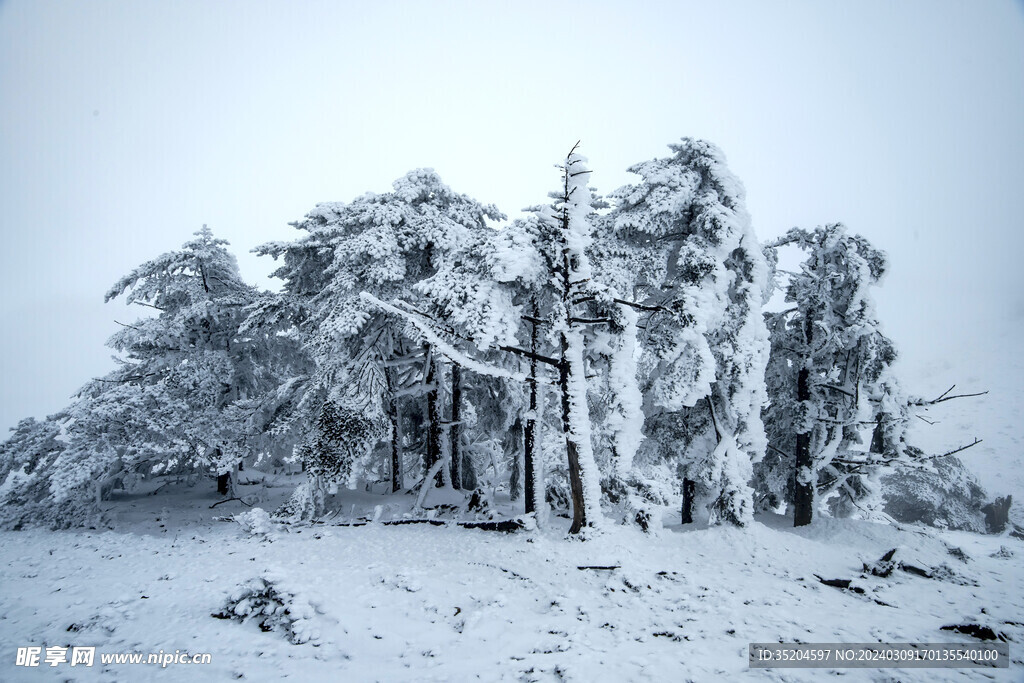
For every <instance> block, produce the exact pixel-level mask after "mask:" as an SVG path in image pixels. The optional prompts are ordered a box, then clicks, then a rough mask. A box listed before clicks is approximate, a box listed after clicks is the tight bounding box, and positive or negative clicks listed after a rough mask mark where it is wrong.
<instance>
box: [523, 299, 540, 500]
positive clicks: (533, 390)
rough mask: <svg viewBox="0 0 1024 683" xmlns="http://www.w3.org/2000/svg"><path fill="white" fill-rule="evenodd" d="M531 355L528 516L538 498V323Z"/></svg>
mask: <svg viewBox="0 0 1024 683" xmlns="http://www.w3.org/2000/svg"><path fill="white" fill-rule="evenodd" d="M537 313H538V312H537V302H536V301H534V302H533V309H532V311H531V315H532V316H533V318H534V320H536V319H537ZM530 353H531V354H534V356H533V357H532V358H530V412H529V413H528V415H529V417H528V418H527V420H526V428H525V430H524V433H523V470H524V471H523V495H524V496H526V505H525V511H526V514H530V513H531V512H536V510H537V498H536V486H537V482H535V481H534V478H533V475H534V469H533V460H534V457H536V456H535V452H536V449H537V357H536V353H537V323H536V322H534V323H533V329H531V330H530Z"/></svg>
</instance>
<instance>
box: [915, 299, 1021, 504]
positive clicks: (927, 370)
mask: <svg viewBox="0 0 1024 683" xmlns="http://www.w3.org/2000/svg"><path fill="white" fill-rule="evenodd" d="M997 329H998V330H999V331H998V332H996V333H995V334H993V335H992V336H988V337H986V336H980V335H971V334H969V333H965V332H964V331H953V332H951V335H950V337H951V338H950V339H937V340H935V344H934V347H933V352H932V353H931V354H929V355H928V356H927V357H920V358H905V359H903V360H902V362H901V367H900V371H902V372H905V373H906V378H907V379H906V385H907V387H908V388H910V389H911V390H912V391H914V392H916V393H919V394H921V395H923V396H927V397H934V396H937V395H939V394H941V393H942V392H943V391H945V390H946V389H948V388H949V385H950V384H952V383H956V385H957V391H958V392H961V391H962V392H974V391H988V394H987V395H985V396H979V397H977V398H970V399H964V400H958V401H953V402H950V403H947V404H943V405H941V406H936V407H934V408H932V409H930V410H929V411H928V412H927V413H924V416H925V417H927V418H928V419H930V420H933V421H937V423H936V424H934V425H928V424H925V423H924V422H922V421H920V420H914V421H913V422H912V430H911V439H912V441H913V442H915V443H918V444H920V445H921V446H922V447H924V448H925V449H926V450H928V451H929V452H939V453H941V452H944V451H947V450H949V449H951V448H953V447H956V446H959V445H962V444H965V443H970V441H971V440H973V439H974V438H975V437H978V438H980V439H982V440H983V443H981V444H979V445H978V446H975V447H974V448H972V449H970V450H968V451H965V452H963V453H962V454H961V455H960V457H961V459H962V460H963V461H964V463H965V464H966V465H967V466H968V467H969V468H970V469H971V471H973V472H974V473H975V474H977V476H978V478H979V480H980V481H981V483H982V485H983V486H984V487H985V488H986V490H987V491H988V494H989V496H991V497H995V496H1004V495H1007V494H1010V495H1012V496H1013V497H1014V500H1015V501H1019V502H1020V503H1022V504H1024V428H1022V426H1021V425H1022V424H1024V422H1022V420H1024V391H1022V387H1024V358H1022V357H1021V354H1020V351H1019V349H1020V346H1021V340H1022V339H1024V318H1022V317H1021V316H1016V317H1009V318H1008V319H1007V320H1005V321H1002V323H1001V324H1000V325H999V326H998V328H997Z"/></svg>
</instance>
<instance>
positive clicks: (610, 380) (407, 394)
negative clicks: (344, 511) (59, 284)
mask: <svg viewBox="0 0 1024 683" xmlns="http://www.w3.org/2000/svg"><path fill="white" fill-rule="evenodd" d="M669 147H670V150H671V154H670V155H669V156H667V157H664V158H660V159H655V160H651V161H646V162H642V163H639V164H637V165H635V166H633V167H631V168H630V169H629V170H630V171H631V172H632V173H634V174H636V176H637V177H638V181H637V182H636V183H635V184H631V185H628V186H626V187H623V188H621V189H619V190H616V191H615V192H613V193H611V194H610V195H608V196H598V195H596V194H595V192H594V191H593V190H592V188H591V186H590V184H589V182H588V181H589V179H590V170H589V168H588V167H587V164H586V160H585V159H584V158H583V157H582V156H581V155H580V154H579V153H578V152H577V150H576V148H575V147H574V148H573V150H572V151H571V152H570V153H569V154H568V156H567V157H566V158H565V159H564V161H563V162H562V164H561V166H560V169H561V177H560V179H559V182H558V184H557V185H556V186H555V188H554V190H553V191H552V192H551V193H550V195H549V197H548V199H547V201H545V202H544V203H542V204H540V205H538V206H536V207H533V208H532V209H530V210H529V211H528V212H527V213H526V215H524V216H522V217H519V218H516V219H514V220H511V221H508V220H507V218H506V216H505V215H503V214H502V213H501V212H500V211H499V210H498V209H497V208H496V207H494V206H492V205H487V204H482V203H480V202H478V201H477V200H475V199H472V198H470V197H468V196H466V195H463V194H458V193H456V192H455V191H453V190H452V189H451V188H449V187H448V186H447V185H445V184H444V183H443V182H442V181H441V179H440V178H439V177H438V175H437V174H436V173H435V172H433V171H432V170H429V169H420V170H416V171H412V172H410V173H408V174H406V175H405V176H403V177H402V178H400V179H398V180H396V181H395V182H394V184H393V189H392V191H391V192H387V193H383V194H373V193H369V194H365V195H363V196H360V197H358V198H356V199H354V200H352V201H351V202H347V203H341V202H337V203H334V202H331V203H322V204H318V205H317V206H316V207H315V208H314V209H313V210H312V211H310V212H309V213H308V214H307V216H306V217H305V218H304V219H303V220H301V221H298V222H296V223H293V224H292V225H293V226H294V227H295V228H296V229H297V230H298V231H299V233H300V235H299V237H297V238H296V239H294V240H291V241H285V242H274V243H270V244H265V245H262V246H260V247H258V248H257V249H256V250H255V251H256V253H258V254H260V255H264V256H268V257H271V258H273V259H275V261H276V262H277V263H278V267H277V269H276V271H275V272H274V274H273V275H274V276H276V277H277V278H279V279H280V281H281V282H282V286H281V288H280V291H276V292H269V291H260V290H258V289H257V288H255V287H253V286H252V285H250V284H248V283H246V282H245V281H244V280H243V279H242V277H241V276H240V274H239V270H238V265H237V262H236V259H235V258H234V256H233V255H232V254H231V253H230V252H229V251H228V249H227V243H226V242H225V241H224V240H221V239H217V238H216V237H214V235H213V233H212V231H211V230H210V229H208V228H207V227H206V226H203V229H202V230H201V231H199V232H198V233H196V235H195V238H194V239H192V240H190V241H188V242H186V243H185V244H184V245H183V246H182V248H181V249H179V250H177V251H174V252H171V253H168V254H164V255H162V256H160V257H158V258H156V259H153V260H152V261H148V262H146V263H144V264H142V265H140V266H139V267H138V268H136V269H135V270H133V271H132V272H131V273H129V274H128V275H126V276H124V277H123V278H121V279H120V280H118V281H117V282H116V283H115V284H114V285H113V287H111V289H110V290H109V291H108V292H107V294H106V298H107V300H111V299H114V298H118V297H122V298H124V300H125V301H127V302H129V303H133V304H137V305H139V306H141V307H143V308H145V309H146V310H147V312H148V313H149V315H148V316H146V317H143V318H141V319H139V320H138V321H136V322H134V323H132V324H123V325H122V326H121V329H120V330H119V331H118V332H117V333H116V334H115V335H114V336H113V337H111V339H110V341H109V342H108V344H109V346H111V347H112V348H113V349H114V350H116V351H117V352H118V354H119V355H118V363H117V367H116V368H115V369H114V370H113V371H111V372H110V373H109V374H107V375H106V376H104V377H102V378H97V379H94V380H92V381H89V382H88V383H86V384H85V386H84V387H83V388H82V389H81V390H80V391H79V392H78V393H77V394H76V396H75V397H73V400H72V402H71V403H70V405H69V406H67V407H66V408H65V409H63V410H61V411H60V412H58V413H56V414H55V415H52V416H50V417H48V418H47V419H45V420H42V421H37V420H35V419H32V418H29V419H26V420H23V421H21V422H20V423H19V424H18V426H17V427H16V428H15V429H14V430H13V434H12V436H11V437H10V438H9V439H8V440H7V441H6V442H4V443H3V444H2V445H0V482H2V484H0V524H2V525H3V526H5V527H7V528H19V527H22V526H28V525H35V524H46V525H50V526H53V527H68V526H75V525H81V524H88V523H91V522H92V521H94V520H96V519H97V518H98V516H99V514H100V510H101V505H100V503H101V501H102V500H103V499H105V498H107V497H108V496H109V495H110V494H111V492H112V491H113V490H115V489H126V490H131V489H132V488H133V487H134V486H136V485H137V484H138V483H139V482H140V481H142V480H145V479H149V478H152V477H154V476H160V475H171V474H187V473H200V474H209V475H211V476H216V477H217V480H218V481H217V483H218V487H219V490H220V491H221V492H222V493H225V494H228V493H229V492H230V490H231V488H232V486H233V482H234V477H235V473H236V472H237V471H238V470H239V468H241V467H243V466H244V467H252V468H257V469H260V468H268V467H273V466H274V465H279V464H280V463H282V462H286V461H290V462H298V463H301V466H302V469H303V471H304V472H305V477H304V481H303V483H302V484H301V485H300V486H298V488H297V489H296V490H295V492H294V493H293V494H292V496H291V498H290V499H289V500H288V502H287V503H286V504H285V505H284V506H283V507H282V509H280V510H278V512H277V514H278V515H279V516H282V517H288V518H291V519H295V520H309V519H315V518H317V517H319V516H321V515H322V514H323V513H324V510H325V506H326V505H327V504H328V500H329V499H328V496H329V495H330V494H331V493H332V492H334V491H336V490H337V488H338V487H339V486H349V487H355V486H365V487H367V488H370V489H373V490H375V491H378V492H381V493H394V492H399V491H406V492H408V491H412V492H415V493H417V494H418V496H419V497H418V499H417V500H418V503H419V504H420V505H423V504H424V501H425V500H426V497H427V496H428V495H429V494H430V492H431V491H433V490H436V489H438V488H441V489H449V490H454V491H463V492H464V493H465V496H466V498H467V499H469V498H472V500H473V503H474V505H475V506H478V507H487V506H488V505H493V501H492V500H491V498H493V496H494V495H495V494H496V492H501V493H502V495H504V494H507V495H508V496H509V497H510V498H511V500H512V501H521V505H522V510H523V512H524V514H531V513H533V514H537V513H551V512H553V513H555V514H564V515H565V516H566V517H568V518H570V519H571V523H570V527H569V531H570V532H571V533H585V532H586V530H588V529H591V528H596V527H600V526H602V525H604V524H611V523H630V524H639V525H640V526H642V527H644V528H646V527H647V525H648V524H649V523H650V522H651V515H652V509H653V507H654V506H657V505H664V504H667V503H668V502H669V501H672V500H677V499H681V504H680V505H681V507H680V515H681V519H682V521H683V522H684V523H692V522H695V521H707V522H709V523H712V524H721V523H724V524H732V525H738V526H744V525H746V524H749V523H750V522H751V520H752V519H753V515H754V513H755V512H757V511H767V510H773V511H782V510H784V509H788V510H789V511H790V512H791V513H792V515H793V518H794V523H795V524H796V525H803V524H808V523H810V522H811V520H812V518H813V516H814V514H815V513H817V512H819V511H826V512H828V513H829V514H835V515H845V514H851V513H853V512H856V511H857V510H869V509H873V508H874V507H877V505H878V502H879V496H880V484H879V482H880V477H881V476H882V474H884V473H885V472H886V471H890V470H891V469H892V468H893V467H896V466H905V467H927V461H928V459H929V458H928V456H926V455H925V454H924V453H922V452H921V451H920V450H918V449H915V448H914V447H913V446H911V445H909V444H908V443H907V440H906V433H907V425H908V421H909V419H910V418H911V417H912V416H913V414H914V411H915V409H917V408H920V407H922V406H925V405H928V404H931V403H934V402H935V401H924V400H922V399H919V398H914V397H910V396H908V395H907V394H906V393H905V392H904V391H903V390H902V388H901V387H900V384H899V382H898V380H897V378H896V377H895V376H894V374H893V372H892V365H893V363H894V361H895V360H896V351H895V348H894V346H893V344H892V342H891V341H890V340H889V339H888V338H887V337H886V336H885V335H884V334H883V332H882V330H881V327H880V325H879V321H878V319H877V316H876V313H875V309H874V305H873V301H872V289H873V287H874V286H876V285H877V284H878V283H879V281H880V279H881V277H882V276H883V274H884V273H885V271H886V268H887V267H888V265H887V262H886V258H885V255H884V254H883V253H882V252H881V251H879V250H877V249H876V248H874V247H873V246H872V245H870V244H869V243H868V242H867V240H865V239H864V238H863V237H860V236H858V235H855V234H850V233H849V232H847V230H846V229H845V228H844V227H843V226H842V225H841V224H831V225H826V226H822V227H818V228H815V229H813V230H804V229H793V230H791V231H790V232H788V233H787V234H786V235H784V236H783V237H781V238H779V239H776V240H774V241H771V242H768V243H766V244H761V243H760V242H759V241H758V240H757V237H756V236H755V234H754V231H753V229H752V226H751V219H750V216H749V215H748V213H747V210H746V207H745V203H744V190H743V187H742V185H741V183H740V182H739V180H738V179H737V178H736V177H735V176H734V175H733V174H732V173H731V172H730V171H729V170H728V168H727V166H726V163H725V159H724V157H723V155H722V153H721V152H720V151H719V150H718V149H717V148H716V147H715V146H714V145H712V144H710V143H707V142H704V141H700V140H694V139H689V138H684V139H683V140H682V141H681V142H680V143H678V144H673V145H670V146H669ZM787 249H788V250H790V251H795V252H796V253H798V254H800V255H801V258H802V262H801V263H800V264H799V266H798V268H797V269H796V270H795V271H786V270H784V269H782V268H780V267H779V266H778V262H779V253H780V252H781V251H783V250H787ZM779 300H782V301H783V303H782V304H778V302H779ZM770 301H773V302H774V304H776V305H767V304H769V302H770ZM949 398H952V396H949V395H944V396H942V397H939V399H936V401H938V400H948V399H949ZM541 516H545V515H541Z"/></svg>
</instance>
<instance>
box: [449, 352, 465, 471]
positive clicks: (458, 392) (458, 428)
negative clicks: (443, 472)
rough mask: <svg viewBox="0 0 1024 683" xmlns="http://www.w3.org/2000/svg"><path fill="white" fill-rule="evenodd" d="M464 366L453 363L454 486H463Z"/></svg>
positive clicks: (452, 440) (452, 444)
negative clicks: (461, 440)
mask: <svg viewBox="0 0 1024 683" xmlns="http://www.w3.org/2000/svg"><path fill="white" fill-rule="evenodd" d="M461 419H462V367H461V366H459V364H458V363H453V364H452V424H451V429H450V431H449V435H450V437H451V450H452V455H451V458H452V488H454V489H461V488H462V447H461V444H460V443H459V442H460V439H461V437H462V425H461V424H460V420H461Z"/></svg>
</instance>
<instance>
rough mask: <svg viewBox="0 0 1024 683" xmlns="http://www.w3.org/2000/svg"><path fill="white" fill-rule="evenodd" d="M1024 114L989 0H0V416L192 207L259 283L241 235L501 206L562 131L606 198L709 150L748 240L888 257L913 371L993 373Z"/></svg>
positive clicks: (1021, 315) (63, 389)
mask: <svg viewBox="0 0 1024 683" xmlns="http://www.w3.org/2000/svg"><path fill="white" fill-rule="evenodd" d="M1022 122H1024V10H1022V5H1021V3H1019V2H1017V3H1014V2H1010V1H1009V0H1007V1H998V0H991V1H989V0H986V1H977V0H974V1H969V2H938V1H936V0H927V1H924V2H914V1H911V0H906V1H903V2H857V3H823V2H807V3H802V2H784V3H770V2H723V3H711V2H699V3H681V2H665V3H657V2H640V3H627V2H616V3H600V2H587V3H583V2H564V3H530V2H508V3H498V2H486V3H485V2H373V3H370V2H360V3H357V2H348V3H343V2H323V3H317V2H296V3H292V2H278V3H261V2H238V3H230V2H218V3H205V2H204V3H200V2H175V3H152V2H91V3H72V2H57V3H51V2H46V1H34V2H4V3H2V4H0V228H2V230H3V238H4V239H3V247H4V248H3V250H2V252H0V259H2V261H0V288H2V289H0V291H2V292H3V295H2V297H0V325H2V328H0V376H2V380H0V382H2V384H0V387H2V395H0V429H5V428H6V427H9V426H11V425H13V424H15V422H16V421H17V420H18V419H19V418H20V417H23V416H27V415H36V416H42V415H45V414H46V413H48V412H52V411H54V410H57V409H59V408H60V407H62V406H63V405H65V404H66V403H67V398H68V396H69V394H71V393H72V392H73V391H74V390H75V389H77V388H78V387H79V386H80V385H81V384H82V383H84V381H85V380H86V379H88V378H89V377H91V376H96V375H100V374H102V373H104V372H105V371H106V370H108V369H109V368H110V367H111V365H112V364H111V362H110V360H109V355H110V352H109V350H108V349H106V348H105V347H104V346H103V343H104V341H105V340H106V338H107V336H108V335H109V334H110V333H112V332H113V331H114V330H115V329H116V324H115V323H114V320H115V319H116V320H120V321H121V322H129V321H130V320H129V319H130V318H133V317H136V315H137V314H136V313H134V312H132V311H125V310H124V308H123V307H122V306H120V305H119V304H106V305H104V304H103V303H102V300H103V293H104V292H105V291H106V289H107V287H108V286H109V285H110V284H112V283H113V282H114V281H115V280H116V279H117V278H118V277H119V276H120V275H122V274H124V273H125V272H127V271H128V270H130V269H131V268H132V267H134V266H135V265H137V264H138V263H141V262H142V261H144V260H146V259H148V258H152V257H153V256H155V255H157V254H159V253H161V252H164V251H167V250H170V249H174V248H176V247H178V246H179V245H180V244H181V243H182V242H184V241H186V240H187V239H188V238H189V236H190V235H191V234H192V233H193V232H194V231H196V230H198V229H199V228H200V227H201V226H202V224H203V223H208V224H209V225H210V226H211V228H213V230H214V231H215V233H216V234H218V235H219V236H221V237H225V238H227V239H228V240H230V241H231V243H232V245H233V248H234V249H235V251H236V253H237V254H238V256H239V260H240V263H241V267H242V270H243V274H244V275H245V276H246V277H247V278H248V279H249V280H250V281H253V282H256V283H257V284H259V285H261V286H269V282H268V281H267V280H266V279H265V278H266V275H267V273H268V272H269V271H270V270H271V269H272V262H271V261H269V260H267V259H257V258H255V257H253V256H251V255H250V254H248V251H249V249H251V248H252V247H254V246H256V245H257V244H260V243H262V242H264V241H269V240H282V239H291V238H292V236H293V233H294V231H293V230H292V229H291V228H290V227H288V225H287V223H288V222H289V221H293V220H296V219H298V218H300V217H302V215H303V214H304V213H305V212H306V211H308V210H309V209H311V208H312V207H313V206H314V205H315V204H316V203H317V202H320V201H333V200H346V201H347V200H350V199H352V198H353V197H355V196H356V195H358V194H361V193H363V192H365V191H368V190H373V191H384V190H387V189H388V188H389V187H390V183H391V181H392V180H393V179H395V178H397V177H398V176H400V175H402V174H403V173H405V172H406V171H407V170H410V169H412V168H415V167H420V166H431V167H434V168H435V169H437V170H438V172H439V173H440V174H441V176H442V178H444V179H445V181H446V182H448V184H450V185H451V186H452V187H453V188H455V189H456V190H457V191H460V192H465V193H467V194H470V195H472V196H474V197H476V198H478V199H480V200H483V201H488V202H494V203H496V204H498V206H499V207H500V208H501V209H502V210H503V211H505V212H506V213H507V214H509V215H510V216H515V215H518V213H519V210H520V209H521V207H524V206H527V205H530V204H534V203H538V202H540V201H542V200H544V198H545V193H546V192H547V191H548V190H549V189H551V188H553V187H554V185H555V183H556V182H557V172H556V171H555V170H554V169H553V168H552V165H553V164H554V163H556V162H557V161H558V160H559V158H560V157H562V156H564V154H565V152H566V151H568V149H569V147H570V146H571V145H572V144H573V143H574V142H576V140H577V139H582V141H583V152H584V153H585V154H586V155H587V156H588V157H589V158H590V162H591V166H592V168H593V169H594V176H593V182H594V184H595V185H596V186H597V187H598V188H599V189H601V190H605V191H610V190H612V189H614V188H616V187H618V186H619V185H621V184H623V183H625V182H627V181H628V180H629V175H628V174H627V173H626V172H625V169H626V167H627V166H629V165H630V164H632V163H635V162H637V161H641V160H644V159H648V158H652V157H654V156H663V155H664V154H666V153H667V150H666V148H665V145H666V144H667V143H670V142H673V141H674V140H676V139H678V138H679V137H682V136H694V137H703V138H706V139H709V140H711V141H713V142H715V143H716V144H718V145H719V146H720V147H721V148H722V149H723V150H724V151H725V153H726V155H727V156H728V158H729V162H730V166H731V168H732V169H733V171H734V172H735V173H736V174H737V175H738V176H739V177H740V178H741V179H742V180H743V182H744V183H745V185H746V187H747V191H748V200H749V208H750V210H751V213H752V215H753V218H754V223H755V227H756V229H757V231H758V234H759V235H760V237H761V238H763V239H767V238H770V237H773V236H775V235H778V234H779V233H781V232H783V231H784V230H786V229H787V228H789V227H791V226H793V225H801V226H804V227H813V226H815V225H817V224H820V223H823V222H831V221H842V222H844V223H846V224H847V225H848V226H849V227H850V229H851V230H852V231H855V232H860V233H861V234H864V235H865V236H866V237H868V238H869V239H870V240H872V241H873V242H874V243H875V245H876V246H878V247H880V248H882V249H884V250H886V251H887V252H888V253H889V254H890V257H891V261H892V271H891V273H890V276H889V277H888V279H887V281H886V283H885V286H884V287H883V288H882V289H881V290H879V291H878V292H877V296H878V300H879V310H880V313H881V316H882V320H883V322H884V324H885V325H886V328H887V330H888V331H889V333H890V334H891V336H892V337H893V338H894V339H895V340H896V342H897V343H898V345H899V347H900V348H901V349H902V350H903V352H904V357H905V361H904V365H905V366H906V372H907V374H908V376H909V377H910V378H911V384H912V386H911V388H912V389H914V388H915V387H914V386H913V383H914V382H917V383H918V384H928V382H929V381H933V382H934V383H936V384H942V383H944V382H945V383H946V384H949V383H952V382H954V381H955V382H965V381H967V380H968V379H969V378H968V377H967V374H969V373H970V372H973V371H974V370H975V369H977V368H981V367H991V368H993V370H992V371H993V372H997V373H998V372H999V370H998V366H999V362H998V360H999V358H1001V357H1004V356H1005V357H1006V358H1009V357H1011V356H1013V357H1016V354H1018V353H1019V350H1020V341H1019V339H1018V337H1017V334H1016V332H1017V331H1019V330H1021V329H1022V328H1024V288H1022V287H1021V282H1022V276H1021V265H1020V264H1019V261H1020V258H1021V254H1024V238H1022V234H1021V233H1022V230H1021V228H1022V226H1021V220H1020V218H1019V216H1020V210H1019V203H1020V202H1021V198H1022V196H1024V194H1022V180H1024V124H1022ZM936 363H940V365H936ZM942 363H944V365H942ZM1016 367H1017V368H1019V367H1020V365H1019V364H1018V365H1017V366H1016ZM975 379H976V380H977V382H978V384H984V383H986V380H987V379H988V377H987V376H986V375H984V373H982V374H981V375H978V376H977V377H975ZM926 388H928V389H929V390H930V387H926ZM964 388H965V389H966V388H968V387H966V386H965V387H964ZM921 390H922V391H923V390H924V388H922V389H921ZM1020 395H1021V394H1020V392H1019V391H1018V393H1016V394H1015V395H1013V396H1011V397H1008V399H1007V400H1008V401H1009V402H1011V403H1012V404H1013V406H1015V407H1016V410H1017V413H1018V414H1019V408H1020ZM1018 433H1019V432H1018Z"/></svg>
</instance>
